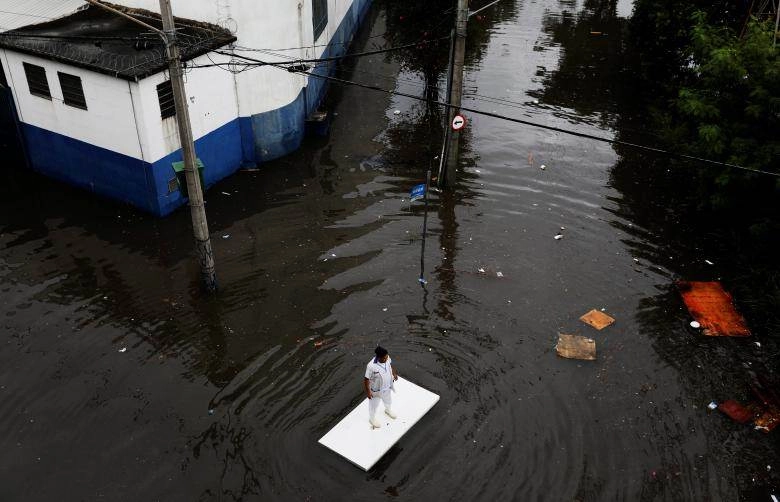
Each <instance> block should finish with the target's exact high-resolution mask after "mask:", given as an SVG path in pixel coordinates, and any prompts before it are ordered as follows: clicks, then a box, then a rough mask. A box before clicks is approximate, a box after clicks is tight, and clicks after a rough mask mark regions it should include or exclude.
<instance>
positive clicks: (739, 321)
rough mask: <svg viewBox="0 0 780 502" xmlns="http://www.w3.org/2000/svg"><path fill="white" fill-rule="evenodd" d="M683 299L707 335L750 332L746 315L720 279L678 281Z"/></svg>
mask: <svg viewBox="0 0 780 502" xmlns="http://www.w3.org/2000/svg"><path fill="white" fill-rule="evenodd" d="M677 287H678V288H679V289H680V294H681V295H682V298H683V302H685V306H686V307H688V311H689V312H690V313H691V315H692V316H693V318H694V319H696V320H697V321H698V322H699V324H701V327H702V331H703V333H704V334H705V335H707V336H750V330H749V329H748V327H747V324H746V323H745V319H744V318H743V317H742V316H741V315H740V314H739V312H737V309H736V308H734V303H733V301H732V298H731V295H730V294H728V293H727V292H726V291H725V290H724V289H723V287H722V286H721V285H720V283H719V282H686V281H680V282H678V283H677Z"/></svg>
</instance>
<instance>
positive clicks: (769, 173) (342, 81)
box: [225, 54, 780, 177]
mask: <svg viewBox="0 0 780 502" xmlns="http://www.w3.org/2000/svg"><path fill="white" fill-rule="evenodd" d="M225 55H229V54H225ZM239 57H241V58H243V59H245V60H248V61H250V62H251V63H255V64H254V65H250V66H272V67H275V68H280V69H284V70H287V71H291V70H290V69H289V68H287V67H286V66H285V65H286V64H288V63H269V62H266V61H261V60H258V59H254V58H249V57H246V56H239ZM294 73H302V74H305V75H309V76H311V77H314V78H319V79H322V80H328V81H331V82H336V83H339V84H342V85H349V86H354V87H360V88H363V89H368V90H372V91H376V92H382V93H384V94H388V95H391V96H401V97H405V98H409V99H414V100H416V101H427V100H428V99H427V98H424V97H420V96H416V95H414V94H408V93H403V92H397V91H393V90H390V89H384V88H382V87H378V86H375V85H367V84H361V83H360V82H354V81H352V80H345V79H341V78H338V77H332V76H329V75H319V74H317V73H312V72H310V71H300V70H299V71H294ZM430 102H431V103H435V104H437V105H439V106H443V107H445V108H447V109H457V110H459V111H465V112H469V113H473V114H475V115H482V116H485V117H492V118H495V119H499V120H505V121H508V122H513V123H516V124H522V125H526V126H529V127H536V128H539V129H545V130H548V131H554V132H558V133H561V134H566V135H569V136H576V137H580V138H585V139H590V140H592V141H598V142H601V143H608V144H610V145H616V146H623V147H627V148H633V149H635V150H643V151H646V152H652V153H656V154H660V155H665V156H667V157H672V158H678V159H682V160H686V161H691V162H698V163H702V164H710V165H715V166H719V167H727V168H730V169H738V170H741V171H746V172H751V173H755V174H763V175H767V176H773V177H780V173H775V172H772V171H765V170H762V169H754V168H751V167H746V166H741V165H738V164H731V163H729V162H722V161H718V160H712V159H706V158H703V157H697V156H695V155H688V154H684V153H676V152H671V151H669V150H664V149H662V148H657V147H653V146H648V145H642V144H638V143H632V142H629V141H623V140H618V139H611V138H605V137H602V136H596V135H593V134H589V133H584V132H578V131H572V130H568V129H563V128H561V127H556V126H551V125H547V124H540V123H538V122H532V121H530V120H524V119H518V118H514V117H508V116H506V115H501V114H498V113H493V112H486V111H483V110H477V109H475V108H470V107H464V106H461V107H459V108H458V107H456V106H454V105H452V104H451V103H447V102H444V101H438V100H430Z"/></svg>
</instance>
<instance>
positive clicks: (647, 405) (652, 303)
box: [0, 0, 780, 501]
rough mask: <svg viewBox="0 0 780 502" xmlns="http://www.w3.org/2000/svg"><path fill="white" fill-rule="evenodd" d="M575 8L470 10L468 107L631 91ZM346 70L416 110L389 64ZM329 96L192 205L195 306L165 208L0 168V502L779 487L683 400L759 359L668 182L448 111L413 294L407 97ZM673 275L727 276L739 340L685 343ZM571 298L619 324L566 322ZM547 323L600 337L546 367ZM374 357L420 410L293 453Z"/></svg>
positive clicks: (767, 355) (378, 19)
mask: <svg viewBox="0 0 780 502" xmlns="http://www.w3.org/2000/svg"><path fill="white" fill-rule="evenodd" d="M588 7H592V5H590V3H589V4H588V5H582V3H581V2H576V1H563V0H562V1H560V2H540V1H530V0H514V1H513V0H507V1H506V2H505V5H503V6H502V7H501V8H500V10H498V11H497V12H493V13H492V14H491V13H486V15H485V17H484V18H482V19H480V20H477V21H475V22H479V23H482V24H481V26H480V27H479V28H478V29H476V30H475V31H476V32H477V33H476V36H475V40H472V41H471V42H470V43H473V44H477V50H476V52H475V53H473V54H472V55H471V56H470V61H469V64H468V67H467V93H468V96H469V97H468V98H467V99H466V103H467V104H468V105H469V106H473V107H475V108H480V109H484V110H486V111H494V110H495V111H498V112H499V113H503V114H506V115H511V116H516V117H521V118H525V119H529V120H534V121H538V122H544V123H547V124H550V125H554V126H558V127H565V128H571V129H574V130H576V131H580V132H586V133H590V134H596V135H601V136H607V137H611V136H613V135H614V134H615V130H614V129H613V128H614V127H615V124H616V123H619V122H620V121H617V120H616V119H615V117H616V115H617V114H619V113H620V110H621V105H620V103H621V102H624V101H625V100H626V99H629V98H630V95H631V89H621V88H620V86H619V85H616V84H615V82H614V81H615V80H616V79H619V73H620V69H621V67H620V66H619V65H620V61H615V60H614V58H610V54H611V48H612V46H611V45H610V44H612V43H615V42H614V41H612V42H611V41H610V40H609V39H608V37H609V36H610V35H614V36H615V38H618V37H619V32H620V26H621V25H622V23H624V22H625V17H626V16H629V15H630V12H631V5H630V2H622V3H620V4H619V5H618V6H617V9H616V10H613V11H612V12H610V13H607V14H606V15H601V14H600V16H597V17H596V19H595V20H594V18H593V17H592V14H593V9H592V8H590V9H589V8H588ZM602 14H603V13H602ZM386 21H387V20H386V17H385V10H384V7H383V5H382V4H381V3H380V4H377V5H376V6H375V7H374V8H373V10H372V11H371V15H370V20H369V22H368V23H367V25H366V27H365V29H364V30H363V32H362V33H361V36H360V37H359V39H358V40H357V43H356V45H355V47H354V49H355V50H363V49H370V48H371V47H374V46H375V44H377V43H382V38H383V37H382V34H383V33H385V32H386V31H387V22H386ZM433 21H434V20H432V22H433ZM597 25H598V26H597ZM591 31H598V32H604V33H607V34H606V35H600V36H594V35H591V33H590V32H591ZM340 71H341V75H340V76H346V77H348V78H352V79H354V80H358V81H361V82H365V83H370V84H378V85H381V86H384V87H388V88H395V89H398V90H402V91H404V92H419V93H422V85H423V80H422V78H421V76H420V75H418V74H416V73H414V72H412V71H411V70H409V66H408V65H406V64H404V61H402V60H399V59H398V58H396V59H392V58H383V57H382V56H377V57H375V58H374V57H372V58H364V59H361V60H360V61H359V62H358V63H357V66H356V67H355V68H353V69H351V70H350V71H346V70H340ZM487 96H490V97H493V98H500V101H499V100H496V99H488V98H487ZM535 100H536V102H535ZM517 103H521V104H520V105H518V104H517ZM523 103H524V104H523ZM330 108H331V110H332V111H334V112H335V113H336V114H337V115H336V116H335V120H334V123H333V130H332V133H331V135H330V137H329V138H328V139H322V140H308V141H307V143H306V145H305V147H304V148H303V149H302V150H301V151H300V152H298V153H296V154H294V155H291V156H289V157H287V158H285V159H282V160H280V161H277V162H274V163H271V164H268V165H265V166H262V168H261V170H260V171H258V172H241V173H238V174H236V175H235V176H233V177H231V178H230V179H228V180H226V181H224V182H222V183H220V184H219V185H218V186H216V187H213V188H212V189H211V190H210V191H209V192H208V194H207V198H208V205H207V209H208V215H209V221H210V225H211V229H212V232H213V235H212V237H213V239H214V240H213V243H214V246H215V251H216V260H217V267H218V269H217V270H218V274H219V279H220V285H221V291H220V293H219V295H218V296H217V297H216V298H208V297H206V296H205V295H203V294H202V293H201V291H200V289H199V286H198V283H197V276H198V274H197V269H196V265H195V264H196V261H195V259H194V257H193V255H192V251H193V245H192V240H191V232H190V224H189V215H188V212H187V211H186V210H181V211H178V212H177V213H176V214H174V215H173V216H171V217H169V218H166V219H164V220H155V219H152V218H150V217H147V216H145V215H142V214H138V213H136V212H134V211H132V210H130V209H126V208H123V207H119V206H115V205H112V204H110V203H107V202H105V201H101V200H97V199H95V198H93V197H92V196H90V195H89V194H86V193H83V192H80V191H76V190H71V189H69V188H66V187H63V186H62V185H59V184H56V183H53V182H50V181H48V180H45V179H42V178H40V177H38V176H35V175H32V174H29V173H26V172H24V171H22V170H18V169H8V168H7V167H4V168H3V169H2V170H1V171H0V174H1V175H2V177H3V184H2V188H0V194H2V197H0V302H1V305H0V333H1V334H2V342H3V343H2V345H1V346H0V399H1V401H0V402H2V407H1V408H0V409H2V413H0V430H2V431H3V433H2V435H0V452H1V453H0V500H3V501H5V500H25V501H48V500H182V501H191V500H285V501H286V500H301V501H305V500H325V501H331V500H333V501H338V500H378V499H379V500H381V499H386V498H394V497H398V498H400V499H405V500H429V501H438V500H555V501H557V500H562V501H563V500H581V501H585V500H628V501H633V500H770V498H769V494H770V493H778V491H777V488H778V485H780V478H779V477H778V475H777V471H778V470H780V462H776V461H777V457H778V452H780V446H779V445H778V439H777V438H778V436H777V433H775V435H763V434H761V433H759V432H756V431H753V430H752V428H751V427H749V426H741V425H737V424H733V423H731V422H729V421H728V420H727V419H725V418H723V417H722V416H721V415H719V414H717V413H714V414H713V413H711V412H709V411H708V410H707V408H706V406H707V404H708V403H709V402H710V401H711V400H713V399H715V400H725V399H728V398H738V399H746V398H747V397H748V395H747V391H746V385H747V382H748V381H749V374H750V371H751V370H755V371H759V372H761V371H763V372H770V373H771V372H772V371H775V365H776V361H777V360H778V358H777V356H778V346H777V337H772V336H771V335H772V334H776V329H777V324H773V322H774V321H772V319H775V320H776V316H777V313H776V312H766V311H765V308H766V305H767V303H764V299H762V298H757V297H750V296H749V291H750V288H749V287H747V285H746V281H747V280H748V279H747V277H748V274H746V273H744V270H743V268H740V267H742V266H743V265H744V264H741V263H740V262H739V260H738V259H737V258H736V257H734V256H733V254H731V251H730V248H729V247H728V246H727V245H724V244H723V239H722V237H723V236H722V235H720V234H719V233H718V231H717V229H716V230H713V229H712V228H711V227H707V228H703V227H700V226H698V224H697V223H694V222H693V221H692V220H689V219H687V218H686V212H685V209H686V207H688V202H686V201H685V200H678V199H674V200H672V199H671V196H670V195H669V194H670V193H671V192H673V191H674V190H673V187H675V186H679V184H680V183H684V179H685V178H686V177H687V176H688V174H686V171H685V170H684V169H677V170H671V169H670V170H667V169H666V168H665V167H664V162H666V161H665V160H663V159H649V158H645V157H642V156H640V155H638V154H631V153H630V152H629V153H624V154H623V155H622V157H618V155H617V154H616V153H615V152H614V151H613V150H612V148H611V147H609V146H608V145H605V144H599V143H594V142H592V141H589V140H585V139H579V138H575V137H570V136H565V135H562V134H558V133H550V132H547V131H543V130H535V129H531V128H528V127H521V126H519V125H515V124H510V123H506V122H501V121H498V120H495V119H490V118H484V117H469V118H470V125H469V128H468V133H467V135H466V136H467V137H466V138H465V141H466V152H465V154H464V160H463V166H464V167H463V170H462V172H461V173H460V182H459V186H458V188H457V190H456V191H455V192H454V193H452V194H446V195H442V196H437V197H435V198H434V200H433V201H432V206H431V213H430V218H429V228H430V236H429V240H428V246H427V253H426V267H427V268H426V278H427V280H428V285H427V287H426V288H425V289H422V288H421V287H420V285H419V284H418V283H417V276H418V274H419V271H420V270H419V266H420V265H419V253H420V230H421V225H422V206H421V204H420V203H416V204H415V205H413V206H412V207H410V204H409V201H408V195H407V194H408V190H409V188H410V187H411V186H412V185H414V184H417V183H419V182H420V180H421V179H422V178H423V177H424V172H425V169H426V168H427V167H428V164H429V159H430V156H431V155H430V153H429V152H430V151H432V150H436V149H438V145H440V142H439V140H438V139H437V138H438V135H437V133H438V134H440V131H432V130H431V127H430V126H429V125H428V124H427V122H425V120H424V117H425V113H426V110H425V105H424V104H423V103H420V102H416V101H412V100H409V99H406V98H401V97H389V96H387V95H383V94H377V93H375V92H372V91H370V90H364V89H358V88H340V87H333V88H332V92H331V96H330ZM396 110H399V111H400V113H399V114H396V113H395V111H396ZM621 153H622V152H621ZM542 164H544V165H545V166H546V168H545V169H544V170H542V169H540V165H542ZM650 168H652V169H650ZM648 169H650V170H648ZM561 227H565V230H563V231H562V233H563V235H564V238H563V239H561V240H555V239H554V238H553V237H554V236H555V235H556V233H558V232H559V231H561V230H560V229H561ZM705 259H707V260H710V261H712V262H713V263H714V265H708V264H707V263H706V262H705ZM482 271H484V272H482ZM499 272H500V273H501V275H502V277H499V274H498V273H499ZM677 278H686V279H703V280H714V279H722V280H723V281H724V282H725V283H726V284H727V286H731V287H734V288H736V289H737V291H739V292H741V293H742V296H738V298H737V301H738V304H739V305H740V306H742V307H744V308H745V309H746V312H748V313H749V315H748V323H749V324H751V326H753V327H754V329H755V334H756V336H755V338H753V339H750V340H735V339H704V338H702V337H700V336H698V335H697V334H695V333H692V332H691V331H689V330H688V329H687V323H688V321H689V318H688V316H687V313H686V312H685V310H684V309H683V308H682V305H681V302H680V300H679V298H678V295H677V293H676V291H675V289H674V286H673V284H674V281H675V280H676V279H677ZM770 305H771V304H770ZM592 308H597V309H602V308H603V309H606V311H607V312H608V313H609V314H611V315H612V316H613V317H615V318H616V319H617V322H616V324H615V325H613V326H611V327H609V328H607V329H605V330H604V331H601V332H597V331H595V330H593V329H591V328H590V327H588V326H585V325H584V324H582V323H581V322H580V321H579V320H578V318H579V317H580V315H582V314H583V313H585V312H586V311H588V310H590V309H592ZM773 316H774V317H773ZM767 319H769V320H767ZM559 332H565V333H572V334H582V335H586V336H590V337H592V338H594V339H595V340H596V342H597V344H598V352H599V357H598V360H597V361H596V362H578V361H572V360H563V359H560V358H558V357H557V356H556V355H555V351H554V348H553V347H554V345H555V341H556V338H557V334H558V333H559ZM755 341H759V342H760V344H761V346H760V347H758V346H757V345H756V344H754V342H755ZM377 342H381V343H382V344H383V345H385V346H386V347H388V348H389V350H390V352H391V354H392V355H393V359H394V361H395V363H396V365H397V368H398V370H399V372H400V373H401V374H402V375H403V376H405V377H407V378H409V379H410V380H412V381H414V382H416V383H418V384H420V385H422V386H424V387H426V388H429V389H431V390H433V391H434V392H436V393H438V394H440V395H441V400H440V401H439V403H438V404H437V405H436V406H435V407H434V409H433V410H432V411H431V412H430V413H429V414H428V415H427V416H426V417H425V418H424V419H423V420H422V421H421V422H420V423H419V424H418V425H417V426H416V427H415V428H414V429H413V430H412V431H411V432H410V433H409V434H407V435H406V436H405V437H404V438H403V439H402V440H401V441H400V442H399V443H398V445H397V446H395V447H394V448H393V449H392V450H391V451H390V452H389V453H388V454H387V455H386V456H385V457H384V458H383V459H382V460H381V461H380V462H379V464H378V465H377V466H376V467H375V468H374V469H373V470H372V471H370V472H369V473H363V472H361V471H360V470H358V469H357V468H355V467H353V466H352V465H350V464H349V463H347V462H346V461H344V460H343V459H341V458H339V457H338V456H336V455H334V454H333V453H331V452H329V451H328V450H326V449H324V448H322V447H320V446H319V445H318V444H317V439H318V438H319V437H320V436H321V435H323V434H324V433H325V432H326V431H327V430H329V429H330V427H332V426H333V425H334V424H335V423H336V422H337V421H338V420H340V419H341V418H342V417H343V416H344V415H345V414H346V413H347V412H348V411H349V410H350V409H351V408H352V407H354V406H355V405H356V404H357V403H358V402H359V401H360V399H361V378H362V372H363V369H364V366H365V363H366V361H367V360H368V358H369V357H370V355H371V351H372V349H373V347H374V345H375V344H376V343H377ZM396 399H402V396H397V397H396ZM773 490H774V491H773Z"/></svg>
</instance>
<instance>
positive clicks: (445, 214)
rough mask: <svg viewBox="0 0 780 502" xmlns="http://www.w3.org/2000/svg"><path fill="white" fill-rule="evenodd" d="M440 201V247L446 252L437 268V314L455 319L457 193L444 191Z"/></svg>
mask: <svg viewBox="0 0 780 502" xmlns="http://www.w3.org/2000/svg"><path fill="white" fill-rule="evenodd" d="M439 200H440V202H439V220H440V222H441V227H442V228H441V234H440V235H439V247H440V248H441V249H442V252H443V254H444V257H443V260H442V263H441V265H439V267H437V268H436V277H437V279H438V282H439V284H440V287H441V295H439V308H438V309H437V314H438V315H439V317H441V318H442V319H447V320H453V319H454V317H455V316H454V315H453V313H452V310H451V307H452V303H453V301H454V295H455V293H456V290H457V287H456V285H455V257H456V256H455V255H456V251H457V246H458V237H457V236H458V221H457V219H456V218H455V203H456V201H455V194H454V192H453V191H451V190H446V191H443V192H442V193H441V195H440V199H439Z"/></svg>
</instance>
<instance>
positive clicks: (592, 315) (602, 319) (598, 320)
mask: <svg viewBox="0 0 780 502" xmlns="http://www.w3.org/2000/svg"><path fill="white" fill-rule="evenodd" d="M580 321H582V322H584V323H585V324H587V325H589V326H592V327H594V328H596V329H597V330H602V329H604V328H606V327H607V326H609V325H611V324H612V323H614V322H615V319H614V318H613V317H610V316H609V315H607V314H605V313H604V312H601V311H598V310H596V309H593V310H591V311H590V312H588V313H587V314H585V315H583V316H582V317H580Z"/></svg>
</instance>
